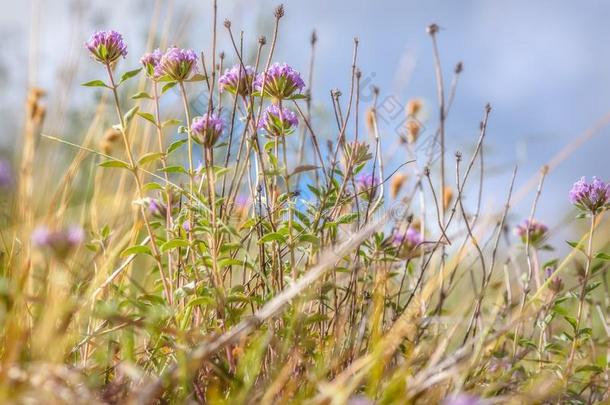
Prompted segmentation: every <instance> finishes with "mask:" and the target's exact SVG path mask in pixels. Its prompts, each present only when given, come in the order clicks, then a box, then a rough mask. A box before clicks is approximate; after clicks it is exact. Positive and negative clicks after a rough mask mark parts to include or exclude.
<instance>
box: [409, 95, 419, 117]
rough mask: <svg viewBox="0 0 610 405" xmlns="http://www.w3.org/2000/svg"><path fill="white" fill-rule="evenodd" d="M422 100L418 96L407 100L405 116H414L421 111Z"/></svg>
mask: <svg viewBox="0 0 610 405" xmlns="http://www.w3.org/2000/svg"><path fill="white" fill-rule="evenodd" d="M422 107H423V102H422V101H421V99H419V98H413V99H411V100H409V101H408V102H407V107H406V113H407V117H414V116H416V115H417V114H419V112H420V111H421V109H422Z"/></svg>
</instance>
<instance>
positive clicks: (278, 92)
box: [254, 63, 305, 100]
mask: <svg viewBox="0 0 610 405" xmlns="http://www.w3.org/2000/svg"><path fill="white" fill-rule="evenodd" d="M263 83H264V87H265V88H264V89H263ZM304 87H305V82H304V81H303V79H302V78H301V75H300V74H299V72H297V71H296V70H294V69H293V68H291V67H290V66H288V65H287V64H285V63H282V64H279V63H274V64H273V65H271V66H269V69H267V70H266V71H265V72H263V73H261V74H260V75H258V77H257V78H256V80H255V81H254V88H255V89H256V90H258V91H260V92H262V93H263V95H265V96H270V97H274V98H277V99H280V100H281V99H286V98H290V97H291V96H292V95H293V94H295V93H297V92H298V93H300V92H301V91H302V90H303V88H304Z"/></svg>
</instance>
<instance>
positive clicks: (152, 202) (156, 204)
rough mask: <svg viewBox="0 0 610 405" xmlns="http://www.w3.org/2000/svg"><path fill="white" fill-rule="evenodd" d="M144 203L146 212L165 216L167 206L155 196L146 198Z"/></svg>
mask: <svg viewBox="0 0 610 405" xmlns="http://www.w3.org/2000/svg"><path fill="white" fill-rule="evenodd" d="M146 205H147V206H148V212H149V213H150V214H151V215H155V216H158V217H165V215H166V214H167V208H166V206H165V204H164V203H163V202H161V201H159V200H158V199H156V198H147V199H146Z"/></svg>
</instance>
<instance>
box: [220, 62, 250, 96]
mask: <svg viewBox="0 0 610 405" xmlns="http://www.w3.org/2000/svg"><path fill="white" fill-rule="evenodd" d="M255 79H256V72H255V71H254V68H253V67H252V66H245V67H242V66H241V65H235V66H233V67H232V68H231V69H226V70H225V72H224V74H223V75H222V76H220V78H219V79H218V87H219V89H220V91H225V90H226V91H228V92H229V93H233V94H237V95H240V96H248V95H250V93H251V92H252V87H253V84H254V81H255Z"/></svg>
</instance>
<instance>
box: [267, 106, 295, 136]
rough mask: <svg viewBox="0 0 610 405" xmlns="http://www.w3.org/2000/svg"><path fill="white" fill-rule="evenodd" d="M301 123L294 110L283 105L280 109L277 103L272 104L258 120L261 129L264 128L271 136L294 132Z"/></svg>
mask: <svg viewBox="0 0 610 405" xmlns="http://www.w3.org/2000/svg"><path fill="white" fill-rule="evenodd" d="M297 125H299V119H298V118H297V115H296V114H295V113H294V111H292V110H290V109H289V108H286V107H283V108H282V109H280V107H279V106H277V105H276V104H271V105H270V106H269V107H267V109H266V110H265V112H264V113H263V116H262V117H261V120H260V121H259V122H258V127H259V129H262V130H264V131H265V132H266V133H267V134H268V135H270V136H283V135H288V134H290V133H291V132H292V130H293V129H294V127H296V126H297Z"/></svg>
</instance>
